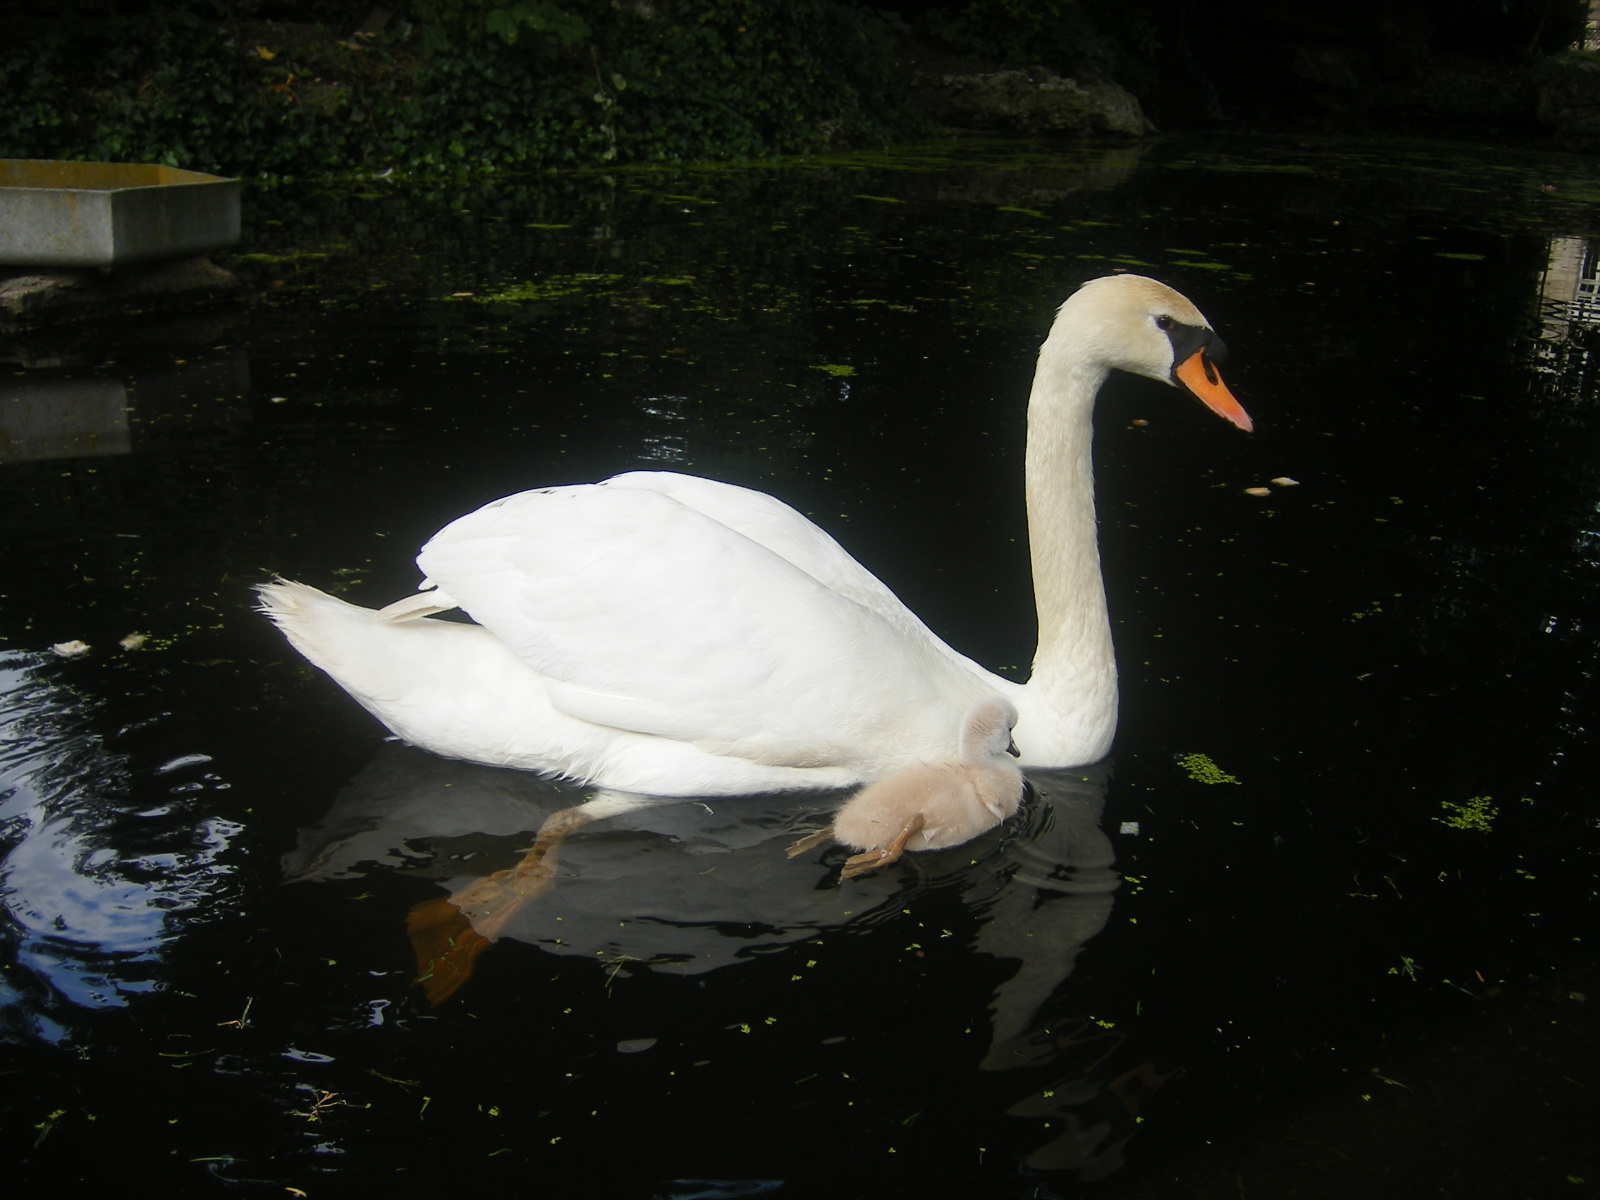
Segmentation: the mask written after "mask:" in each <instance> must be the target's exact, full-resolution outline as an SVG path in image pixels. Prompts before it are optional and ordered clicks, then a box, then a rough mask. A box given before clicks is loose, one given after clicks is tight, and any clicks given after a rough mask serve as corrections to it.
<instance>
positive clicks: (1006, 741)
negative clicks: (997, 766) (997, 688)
mask: <svg viewBox="0 0 1600 1200" xmlns="http://www.w3.org/2000/svg"><path fill="white" fill-rule="evenodd" d="M1016 723H1017V710H1016V707H1015V706H1014V705H1013V704H1012V703H1011V701H1009V700H1007V699H1005V698H1004V697H1002V696H985V697H984V698H983V699H982V700H978V701H976V702H974V704H973V705H972V707H971V708H969V709H967V712H966V715H965V716H963V717H962V718H961V761H962V762H965V763H977V762H981V761H983V760H985V759H995V758H1007V757H1008V756H1010V755H1014V754H1016V750H1015V749H1014V748H1013V747H1012V745H1011V729H1012V726H1014V725H1016Z"/></svg>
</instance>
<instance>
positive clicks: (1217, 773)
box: [1178, 754, 1239, 783]
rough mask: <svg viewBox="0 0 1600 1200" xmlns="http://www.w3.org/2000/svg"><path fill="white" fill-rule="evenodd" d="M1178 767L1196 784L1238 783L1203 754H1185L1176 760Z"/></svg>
mask: <svg viewBox="0 0 1600 1200" xmlns="http://www.w3.org/2000/svg"><path fill="white" fill-rule="evenodd" d="M1178 765H1179V766H1180V767H1182V768H1183V770H1184V773H1185V774H1187V775H1188V776H1189V778H1190V779H1193V780H1194V781H1195V782H1196V783H1238V782H1239V781H1238V780H1237V779H1235V778H1234V777H1233V776H1232V775H1229V774H1228V773H1227V772H1226V771H1224V770H1223V769H1222V768H1221V767H1219V766H1217V764H1216V763H1214V762H1212V761H1211V759H1210V758H1209V757H1208V756H1207V755H1204V754H1185V755H1184V756H1183V757H1182V758H1180V759H1179V760H1178Z"/></svg>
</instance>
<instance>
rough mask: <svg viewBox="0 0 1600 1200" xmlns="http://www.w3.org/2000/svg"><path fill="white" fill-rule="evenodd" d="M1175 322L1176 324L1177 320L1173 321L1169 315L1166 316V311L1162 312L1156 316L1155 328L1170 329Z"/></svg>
mask: <svg viewBox="0 0 1600 1200" xmlns="http://www.w3.org/2000/svg"><path fill="white" fill-rule="evenodd" d="M1176 324H1177V322H1176V321H1174V320H1173V319H1172V318H1171V317H1169V316H1167V314H1166V313H1162V314H1161V315H1160V316H1159V317H1157V318H1156V328H1157V329H1171V328H1172V327H1173V326H1174V325H1176Z"/></svg>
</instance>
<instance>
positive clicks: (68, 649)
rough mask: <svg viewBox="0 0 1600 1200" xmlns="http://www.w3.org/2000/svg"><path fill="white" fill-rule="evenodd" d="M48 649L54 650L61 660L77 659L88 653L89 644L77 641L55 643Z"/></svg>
mask: <svg viewBox="0 0 1600 1200" xmlns="http://www.w3.org/2000/svg"><path fill="white" fill-rule="evenodd" d="M50 649H52V650H54V651H55V652H56V653H57V654H59V655H60V656H61V657H62V658H77V657H78V655H80V654H87V653H89V643H88V642H79V641H71V642H57V643H56V644H55V645H54V646H51V647H50Z"/></svg>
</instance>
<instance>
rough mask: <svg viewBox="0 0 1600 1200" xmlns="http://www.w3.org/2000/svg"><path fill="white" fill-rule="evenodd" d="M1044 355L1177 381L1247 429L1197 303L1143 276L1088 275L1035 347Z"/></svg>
mask: <svg viewBox="0 0 1600 1200" xmlns="http://www.w3.org/2000/svg"><path fill="white" fill-rule="evenodd" d="M1047 357H1048V358H1058V359H1059V361H1061V362H1063V363H1065V362H1077V361H1083V360H1092V361H1094V362H1098V363H1101V364H1103V366H1105V367H1116V368H1118V369H1119V370H1123V371H1131V372H1132V373H1133V374H1135V375H1143V376H1145V377H1146V378H1149V379H1155V380H1159V381H1160V382H1162V383H1166V384H1171V385H1172V386H1173V387H1177V388H1181V389H1182V390H1183V391H1186V392H1188V393H1189V394H1190V395H1192V396H1194V397H1195V398H1196V399H1197V400H1199V401H1200V402H1201V403H1202V404H1204V405H1205V406H1206V407H1207V408H1209V409H1210V410H1211V411H1212V412H1214V413H1216V414H1217V415H1218V416H1219V417H1222V418H1224V419H1225V420H1228V421H1231V422H1233V424H1235V425H1237V426H1238V427H1239V428H1240V429H1243V430H1245V431H1246V432H1248V431H1249V430H1250V428H1251V422H1250V417H1249V414H1247V413H1246V412H1245V411H1244V409H1243V408H1242V407H1240V405H1239V402H1238V401H1237V400H1235V399H1234V398H1233V394H1232V393H1231V392H1229V391H1228V389H1227V386H1226V385H1225V384H1224V383H1223V382H1222V376H1221V375H1219V374H1218V373H1217V364H1218V363H1222V362H1226V361H1227V358H1228V348H1227V346H1225V345H1224V344H1223V341H1222V339H1221V338H1220V337H1218V336H1217V335H1216V332H1215V331H1214V330H1213V329H1212V328H1211V322H1210V321H1208V320H1206V318H1205V314H1203V313H1202V312H1201V311H1200V310H1199V309H1198V308H1196V307H1195V306H1194V304H1193V303H1191V302H1190V301H1189V299H1188V298H1187V297H1185V296H1183V295H1182V294H1181V293H1179V292H1176V291H1174V290H1173V289H1172V288H1169V287H1168V286H1167V285H1166V284H1164V283H1161V282H1159V281H1157V280H1154V279H1149V278H1146V277H1145V276H1143V275H1107V276H1104V277H1102V278H1100V279H1091V280H1089V282H1088V283H1085V284H1084V285H1083V286H1082V287H1080V288H1079V289H1078V290H1077V291H1076V292H1074V293H1073V294H1072V295H1071V296H1069V297H1068V298H1067V301H1066V303H1065V304H1063V305H1062V306H1061V308H1060V310H1059V312H1058V313H1057V315H1056V321H1055V324H1054V325H1053V326H1052V327H1051V330H1050V336H1049V338H1047V339H1046V341H1045V345H1044V347H1043V349H1042V350H1041V351H1040V365H1041V366H1044V365H1045V361H1046V359H1047Z"/></svg>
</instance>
